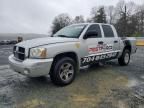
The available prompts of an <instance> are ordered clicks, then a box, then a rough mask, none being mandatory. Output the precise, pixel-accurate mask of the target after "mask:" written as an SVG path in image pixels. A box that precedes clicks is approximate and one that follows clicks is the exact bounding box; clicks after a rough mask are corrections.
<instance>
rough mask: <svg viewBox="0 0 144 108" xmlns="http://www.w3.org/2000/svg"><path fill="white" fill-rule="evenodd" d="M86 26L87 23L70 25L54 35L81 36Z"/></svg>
mask: <svg viewBox="0 0 144 108" xmlns="http://www.w3.org/2000/svg"><path fill="white" fill-rule="evenodd" d="M85 27H86V24H83V25H72V26H68V27H65V28H63V29H61V30H60V31H58V32H57V33H56V34H55V35H54V37H67V38H79V36H80V34H81V33H82V31H83V30H84V28H85Z"/></svg>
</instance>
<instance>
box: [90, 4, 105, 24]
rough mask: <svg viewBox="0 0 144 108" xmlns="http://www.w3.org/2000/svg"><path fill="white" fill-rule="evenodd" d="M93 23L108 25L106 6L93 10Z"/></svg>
mask: <svg viewBox="0 0 144 108" xmlns="http://www.w3.org/2000/svg"><path fill="white" fill-rule="evenodd" d="M91 14H92V21H93V22H96V23H106V22H107V21H106V13H105V8H104V6H101V7H100V8H99V9H97V8H96V7H94V8H92V11H91Z"/></svg>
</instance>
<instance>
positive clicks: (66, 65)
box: [50, 57, 77, 86]
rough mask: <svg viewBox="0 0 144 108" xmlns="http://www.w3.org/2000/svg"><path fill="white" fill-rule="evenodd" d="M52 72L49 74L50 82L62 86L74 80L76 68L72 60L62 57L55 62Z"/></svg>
mask: <svg viewBox="0 0 144 108" xmlns="http://www.w3.org/2000/svg"><path fill="white" fill-rule="evenodd" d="M52 70H53V71H52V72H51V73H50V78H51V80H52V82H53V83H54V84H56V85H60V86H64V85H68V84H70V83H71V82H72V81H73V80H74V79H75V74H76V71H77V66H76V63H75V61H74V60H73V59H71V58H69V57H64V58H62V59H59V60H57V61H56V63H55V64H54V66H53V69H52Z"/></svg>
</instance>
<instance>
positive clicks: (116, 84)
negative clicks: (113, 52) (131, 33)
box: [0, 47, 144, 108]
mask: <svg viewBox="0 0 144 108" xmlns="http://www.w3.org/2000/svg"><path fill="white" fill-rule="evenodd" d="M131 59H132V60H131V63H130V65H129V66H124V67H121V66H119V65H118V63H117V61H115V60H114V61H109V62H107V63H105V65H103V64H101V65H100V66H93V67H90V68H88V69H82V70H81V71H80V73H78V74H77V77H76V80H75V81H74V82H73V83H72V84H71V85H68V86H66V87H57V86H55V85H53V84H52V83H51V80H50V78H49V76H47V77H40V78H28V77H25V76H22V75H20V74H17V73H15V72H13V71H12V70H10V69H9V68H7V67H6V68H0V108H81V107H82V108H144V99H143V97H144V73H143V72H144V47H139V48H138V51H137V53H136V54H134V55H133V56H132V58H131Z"/></svg>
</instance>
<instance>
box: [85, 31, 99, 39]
mask: <svg viewBox="0 0 144 108" xmlns="http://www.w3.org/2000/svg"><path fill="white" fill-rule="evenodd" d="M97 36H98V33H97V32H96V31H88V32H87V33H86V34H85V36H84V37H83V39H87V38H96V37H97Z"/></svg>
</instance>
